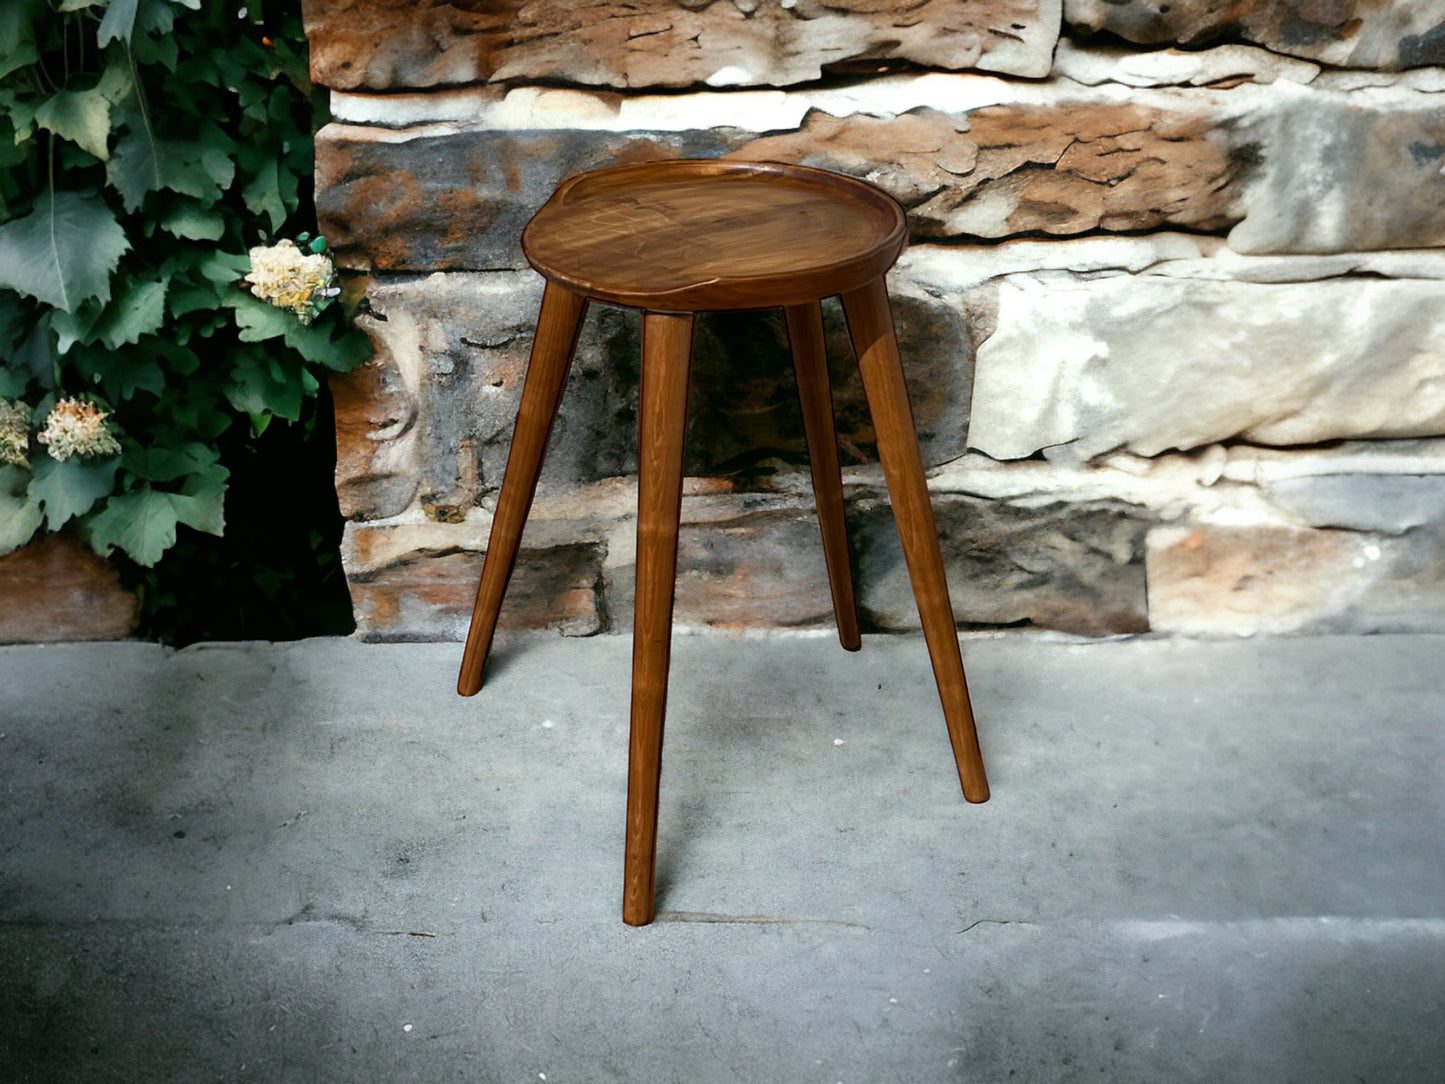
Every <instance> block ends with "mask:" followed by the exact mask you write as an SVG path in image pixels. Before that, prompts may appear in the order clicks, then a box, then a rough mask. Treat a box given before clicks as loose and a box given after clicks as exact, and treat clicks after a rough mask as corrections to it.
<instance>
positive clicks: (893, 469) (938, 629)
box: [842, 278, 988, 802]
mask: <svg viewBox="0 0 1445 1084" xmlns="http://www.w3.org/2000/svg"><path fill="white" fill-rule="evenodd" d="M842 298H843V313H844V315H845V316H846V317H847V318H848V333H849V335H850V336H851V337H852V340H853V350H854V352H855V353H856V354H857V356H858V367H859V370H860V371H861V373H862V376H863V390H864V392H865V394H866V395H867V397H868V410H869V412H870V413H871V414H872V415H873V431H874V435H875V437H876V438H877V440H878V458H879V459H880V460H881V461H882V463H883V478H884V480H885V481H886V482H887V483H888V498H889V501H890V502H891V503H892V505H893V518H894V520H895V521H896V522H897V524H898V534H899V537H900V539H901V540H902V542H903V556H904V559H905V560H906V561H907V562H908V575H909V577H910V579H911V580H912V581H913V597H914V599H915V601H916V602H917V603H918V615H919V617H920V618H922V621H923V635H924V638H925V639H926V640H927V641H928V654H929V657H930V658H931V659H932V660H933V676H934V678H935V679H936V680H937V682H938V696H939V699H940V700H942V701H943V717H944V720H945V721H946V722H947V724H948V737H949V740H950V742H951V743H952V744H953V758H954V761H955V762H956V763H957V765H958V777H959V781H960V782H962V784H963V796H964V797H965V798H967V799H968V800H969V801H970V802H985V801H987V800H988V777H987V776H986V775H985V774H984V770H983V756H982V755H981V753H980V752H979V748H978V733H977V731H976V730H975V728H974V722H973V709H972V707H971V706H970V704H969V700H968V683H967V682H966V681H965V679H964V676H963V658H962V656H961V655H960V654H959V651H958V632H957V629H956V627H955V625H954V621H953V608H952V606H950V604H949V601H948V583H947V581H946V580H945V578H944V572H943V554H942V551H941V550H940V549H939V545H938V528H937V526H936V525H935V523H934V520H933V504H932V502H931V501H930V500H929V497H928V482H927V479H926V478H925V476H924V473H923V456H922V454H921V453H920V452H919V450H918V432H917V430H916V429H915V428H914V424H913V409H912V407H911V406H910V405H909V402H908V388H907V386H906V385H905V384H904V381H903V366H902V364H901V362H900V360H899V357H898V340H897V338H896V337H895V336H894V332H893V316H892V313H891V312H890V310H889V308H888V292H887V289H886V288H885V287H884V284H883V280H882V279H881V278H879V279H875V280H874V281H873V282H870V283H869V284H868V285H866V286H863V287H860V288H859V289H857V290H851V291H849V292H848V293H845V294H843V295H842Z"/></svg>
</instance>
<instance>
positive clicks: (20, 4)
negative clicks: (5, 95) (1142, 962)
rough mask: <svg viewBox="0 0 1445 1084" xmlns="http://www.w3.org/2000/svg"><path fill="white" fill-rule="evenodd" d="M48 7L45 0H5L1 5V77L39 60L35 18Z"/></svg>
mask: <svg viewBox="0 0 1445 1084" xmlns="http://www.w3.org/2000/svg"><path fill="white" fill-rule="evenodd" d="M44 8H45V0H5V3H3V4H0V78H4V77H5V76H7V75H9V74H10V73H11V72H13V71H16V70H17V69H19V68H23V67H25V66H26V65H27V64H34V63H35V60H36V55H37V54H36V52H35V26H34V19H35V16H36V15H37V14H39V13H40V12H42V11H44Z"/></svg>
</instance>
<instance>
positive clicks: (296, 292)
mask: <svg viewBox="0 0 1445 1084" xmlns="http://www.w3.org/2000/svg"><path fill="white" fill-rule="evenodd" d="M250 256H251V272H250V274H248V275H247V276H246V284H247V286H248V287H249V289H250V291H251V293H252V294H253V295H255V296H256V297H259V298H260V299H261V300H262V301H269V302H270V303H271V304H273V305H275V306H276V307H277V308H279V309H286V310H287V311H288V312H294V313H295V314H296V317H297V319H299V320H300V321H301V323H303V324H309V323H311V321H312V320H313V319H314V318H315V317H316V315H317V314H318V313H319V312H320V311H321V310H322V308H323V307H325V305H326V302H327V301H329V300H330V299H331V298H333V297H335V296H336V295H337V294H338V293H340V292H341V291H340V290H338V289H337V288H336V285H335V283H336V267H335V265H334V264H333V263H332V262H331V257H329V256H327V255H326V254H325V253H324V252H308V251H305V250H304V249H301V248H299V247H298V246H297V245H296V242H294V241H290V240H284V239H283V240H281V241H278V242H277V243H276V244H274V245H261V246H258V247H257V248H253V249H251V252H250Z"/></svg>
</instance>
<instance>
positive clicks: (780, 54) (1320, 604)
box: [306, 0, 1445, 640]
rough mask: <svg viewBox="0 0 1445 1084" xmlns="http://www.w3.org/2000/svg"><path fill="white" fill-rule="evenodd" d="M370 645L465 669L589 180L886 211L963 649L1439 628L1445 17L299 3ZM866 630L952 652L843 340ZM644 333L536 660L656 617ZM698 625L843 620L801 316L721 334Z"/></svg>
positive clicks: (536, 561) (858, 0) (551, 595)
mask: <svg viewBox="0 0 1445 1084" xmlns="http://www.w3.org/2000/svg"><path fill="white" fill-rule="evenodd" d="M306 18H307V30H308V33H309V35H310V37H311V43H312V66H313V74H314V76H315V78H316V79H317V80H318V81H319V82H321V83H323V84H325V85H327V86H329V87H331V88H333V94H332V113H333V117H334V119H333V122H332V123H330V124H328V125H327V126H326V127H325V128H324V129H322V131H321V133H320V134H319V136H318V137H317V152H318V153H317V204H318V207H319V210H320V216H321V228H322V230H323V232H325V234H326V235H327V236H328V237H329V238H330V239H331V240H332V242H333V244H334V246H335V249H336V252H337V254H338V259H339V260H340V262H341V264H342V265H343V267H345V268H346V269H347V270H348V272H349V273H350V274H351V275H352V276H353V280H352V283H351V286H352V288H353V289H356V290H360V291H364V292H365V296H366V312H365V313H364V314H363V315H362V316H361V317H360V318H359V319H360V322H361V324H362V325H363V326H364V327H365V328H366V330H367V331H368V333H369V334H370V335H371V336H372V339H373V340H374V342H375V344H376V347H377V350H376V356H375V358H374V360H373V361H372V362H371V363H370V364H369V365H367V366H366V367H365V368H363V369H361V370H359V371H358V372H356V373H353V374H350V375H348V376H347V377H344V378H342V379H340V380H338V381H337V382H336V384H335V392H336V401H337V415H338V430H339V463H338V468H337V486H338V490H339V492H340V495H341V501H342V508H343V511H344V513H345V515H346V516H347V518H348V521H349V522H348V526H347V530H346V538H345V542H344V551H343V557H344V561H345V565H346V569H347V572H348V575H349V577H350V581H351V585H352V592H353V598H354V599H355V603H356V609H357V620H358V623H359V626H360V630H361V633H362V634H363V635H364V636H366V637H368V638H371V639H378V640H397V639H444V638H456V637H460V636H461V635H462V634H463V633H464V631H465V626H466V619H467V615H468V612H469V609H470V605H471V598H472V593H473V591H474V589H475V584H476V579H477V576H478V573H479V568H480V560H481V555H482V552H483V550H484V548H485V544H486V537H487V531H488V528H489V526H490V514H491V513H490V509H491V508H492V506H493V503H494V499H495V495H496V491H497V487H498V485H499V483H500V480H501V474H502V470H503V466H504V463H505V457H506V449H507V443H508V440H509V438H510V433H511V425H512V418H513V414H514V412H515V409H516V405H517V401H518V397H519V395H520V390H521V381H522V378H523V375H524V373H525V368H526V361H527V354H528V349H529V347H530V343H531V334H532V328H533V324H534V321H535V318H536V310H537V305H538V302H539V299H540V296H541V281H540V279H539V278H538V277H537V276H536V275H535V274H534V273H533V272H531V271H530V270H528V269H527V266H526V263H525V260H524V259H523V257H522V254H521V251H520V249H519V247H518V239H519V236H520V233H521V228H522V226H523V224H524V223H525V222H526V220H527V218H528V217H529V216H530V215H531V214H532V212H533V211H535V210H536V208H537V207H538V206H540V205H541V204H542V202H543V201H544V200H545V199H546V197H547V196H548V195H549V194H550V193H551V191H552V190H553V188H554V187H555V186H556V185H557V184H558V183H559V182H560V181H561V180H562V179H564V178H565V177H567V176H569V175H571V174H574V173H577V172H579V171H582V170H586V169H592V168H597V167H601V166H606V165H612V164H618V163H624V162H634V161H643V160H652V159H659V158H671V157H684V156H689V157H712V156H735V157H739V158H769V159H775V160H781V161H791V162H802V163H806V164H808V165H816V166H822V167H824V168H828V169H833V170H837V171H840V172H843V173H848V174H852V175H855V176H859V177H865V178H867V179H868V180H871V181H873V182H874V183H876V184H878V185H880V186H882V187H883V188H885V189H887V190H888V191H889V192H891V193H892V194H893V195H894V196H895V197H897V198H898V199H899V200H900V201H901V202H902V203H903V205H904V206H905V208H906V209H907V211H908V215H909V220H910V224H911V232H912V244H911V247H910V248H909V250H908V251H907V252H906V253H905V254H904V257H903V259H902V260H901V261H900V263H899V265H898V267H897V268H896V269H895V271H894V272H893V273H892V275H891V276H890V280H889V286H890V292H891V295H892V298H893V305H894V312H895V318H896V320H897V324H898V329H899V335H900V340H901V344H902V349H903V353H904V356H905V362H906V366H907V369H908V376H909V379H910V387H911V391H912V395H913V399H914V407H915V413H916V415H917V420H918V425H919V430H920V436H921V440H922V445H923V451H924V456H925V459H926V461H927V462H928V464H929V465H930V467H932V468H933V472H932V474H931V485H932V489H933V495H934V501H935V506H936V509H937V514H938V520H939V527H940V531H941V533H942V536H943V548H944V553H945V558H946V560H947V562H948V568H949V580H950V586H951V589H952V592H953V597H954V608H955V612H956V614H957V616H958V618H959V621H960V624H961V625H964V626H970V627H972V626H1013V625H1030V626H1036V627H1042V628H1049V629H1058V630H1063V631H1067V632H1072V633H1079V634H1084V635H1111V634H1121V633H1135V632H1141V631H1146V630H1154V631H1156V632H1164V633H1186V634H1194V635H1198V634H1206V635H1207V634H1236V633H1254V632H1269V633H1288V632H1304V631H1326V630H1328V631H1335V630H1354V631H1391V630H1402V629H1426V628H1428V629H1437V630H1438V629H1441V628H1445V281H1442V280H1445V69H1442V67H1441V65H1442V64H1445V0H1238V2H1234V3H1231V4H1228V5H1221V4H1217V3H1211V2H1206V0H1171V3H1169V4H1159V3H1155V2H1153V0H1148V2H1143V0H1141V2H1134V0H1065V2H1064V3H1063V4H1062V5H1061V4H1060V2H1059V0H922V2H921V3H920V2H918V0H907V2H904V0H629V2H628V3H625V4H624V3H619V2H617V0H571V2H567V0H455V2H453V3H449V4H443V3H434V2H418V0H309V2H308V3H307V5H306ZM825 318H826V326H827V333H828V340H829V341H828V346H829V353H830V366H831V368H832V374H833V380H834V396H835V401H836V408H837V412H838V420H839V440H840V445H841V448H842V453H843V456H844V461H845V464H846V466H845V487H846V492H847V497H848V502H849V520H850V527H851V533H852V536H853V537H852V543H853V547H854V554H855V558H856V564H857V577H858V581H859V590H860V598H861V603H862V607H863V610H864V619H865V624H866V626H867V627H869V628H872V629H902V628H908V627H911V626H913V625H915V624H916V621H917V616H916V613H915V611H914V609H913V606H912V601H911V597H910V595H909V591H908V586H907V576H906V573H905V572H904V570H903V567H902V562H901V557H900V553H899V549H898V543H897V537H896V534H895V532H894V530H893V526H892V521H891V516H890V514H889V511H888V505H887V500H886V496H885V492H884V489H883V485H882V481H881V474H880V472H879V471H878V468H877V466H876V464H875V462H874V456H873V449H872V446H871V431H870V427H869V423H868V419H867V411H866V409H865V407H864V404H863V400H862V394H861V389H860V387H859V384H858V380H857V376H856V372H855V371H854V368H853V365H852V360H851V356H850V353H849V348H848V345H847V338H846V334H845V330H844V327H843V323H842V318H841V313H840V311H839V310H838V308H837V306H836V305H835V304H831V303H830V304H829V305H826V306H825ZM639 334H640V321H639V317H638V314H637V313H636V312H633V311H628V310H620V309H613V308H606V307H602V306H594V307H593V309H592V310H591V312H590V314H589V316H588V319H587V322H586V325H585V327H584V330H583V334H582V338H581V342H580V344H579V347H578V353H577V358H576V362H575V364H574V368H573V372H572V376H571V385H570V387H569V389H568V394H567V397H566V399H565V401H564V406H563V413H562V416H561V417H560V419H559V421H558V424H557V428H556V431H555V433H554V436H553V442H552V450H551V453H550V456H549V460H548V465H547V468H546V470H545V472H544V475H543V483H542V488H541V490H540V492H539V496H538V499H537V502H536V505H535V506H534V509H533V513H532V519H531V521H530V524H529V528H528V532H527V535H526V537H525V539H524V543H523V545H524V552H523V554H522V557H521V559H520V560H519V563H518V570H517V575H516V577H515V579H514V581H513V587H512V589H511V592H510V593H509V596H508V603H507V606H506V607H505V608H504V614H503V620H504V622H510V623H512V624H514V625H515V624H523V625H551V626H555V627H558V628H560V629H562V630H563V631H564V632H569V633H574V634H587V633H592V632H596V631H600V630H605V629H625V628H627V627H628V625H629V623H630V620H631V582H632V566H633V548H634V539H633V531H634V519H633V515H634V505H635V497H636V489H635V473H634V472H635V470H636V451H635V439H636V436H635V433H636V418H635V411H636V405H637V370H638V349H639ZM690 413H691V417H690V421H689V430H688V474H689V479H688V482H687V485H686V490H685V499H684V503H683V534H682V543H681V555H680V569H679V579H678V594H677V620H678V623H679V624H683V625H687V624H692V625H724V626H786V627H813V626H826V625H828V624H830V622H831V614H830V610H829V596H828V590H827V580H826V574H825V570H824V567H823V558H822V551H821V546H820V544H819V541H818V538H817V530H816V526H815V524H814V521H813V518H812V500H811V494H810V489H809V485H808V480H807V471H806V466H805V458H804V451H803V440H802V425H801V421H800V418H799V415H798V408H797V404H796V400H795V393H794V389H793V384H792V375H791V367H790V365H789V364H788V361H787V340H786V333H785V330H784V328H783V324H782V320H781V317H780V314H777V313H748V314H727V315H711V314H705V315H704V316H702V317H700V320H699V326H698V332H697V343H696V362H695V377H694V383H693V388H692V395H691V407H690Z"/></svg>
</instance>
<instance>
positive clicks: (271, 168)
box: [241, 158, 286, 233]
mask: <svg viewBox="0 0 1445 1084" xmlns="http://www.w3.org/2000/svg"><path fill="white" fill-rule="evenodd" d="M241 198H242V199H244V200H245V201H246V207H247V208H248V209H249V210H250V211H251V212H252V213H253V214H258V215H259V214H264V215H265V216H266V217H267V218H269V219H270V220H271V229H272V231H273V232H276V233H279V232H280V231H281V227H282V225H283V224H284V223H285V222H286V203H285V201H284V200H282V198H281V176H280V166H279V165H278V164H277V162H276V160H275V159H274V158H273V159H270V160H268V161H266V162H265V163H263V164H262V166H261V168H260V170H259V171H258V172H257V173H256V176H255V178H254V179H253V180H252V181H251V183H250V184H248V185H247V186H246V187H245V188H244V189H243V190H242V191H241Z"/></svg>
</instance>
